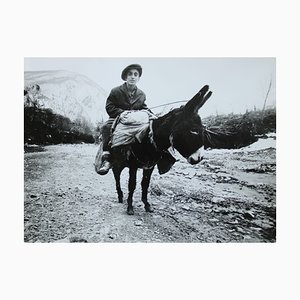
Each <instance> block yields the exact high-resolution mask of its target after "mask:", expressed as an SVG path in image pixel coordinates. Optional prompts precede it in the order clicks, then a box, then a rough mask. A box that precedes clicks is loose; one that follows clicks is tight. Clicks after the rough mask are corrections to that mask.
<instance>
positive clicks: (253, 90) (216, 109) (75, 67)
mask: <svg viewBox="0 0 300 300" xmlns="http://www.w3.org/2000/svg"><path fill="white" fill-rule="evenodd" d="M131 63H139V64H141V65H142V67H143V74H142V77H141V79H140V81H139V83H138V87H139V88H141V89H142V90H143V91H144V92H145V93H146V96H147V104H148V107H153V106H156V105H160V104H165V103H168V102H173V101H180V100H187V99H190V98H191V97H192V96H193V95H194V94H195V93H196V92H197V91H198V90H199V89H200V88H201V87H202V86H203V85H205V84H208V85H209V86H210V89H211V91H213V95H212V97H211V99H210V100H209V101H208V102H207V103H206V104H205V106H204V107H203V108H202V109H201V111H200V115H202V116H207V115H210V114H215V113H219V114H222V113H231V112H234V113H244V112H245V111H246V109H253V108H254V107H256V108H262V107H263V104H264V99H265V96H266V93H267V90H268V87H269V83H270V80H272V86H271V90H270V93H269V96H268V100H267V105H273V106H274V105H275V100H276V99H275V97H276V96H275V91H276V70H275V67H276V66H275V65H276V60H275V58H257V57H256V58H25V60H24V69H25V71H38V70H68V71H73V72H78V73H81V74H83V75H86V76H87V77H89V78H90V79H92V80H93V81H95V82H96V83H98V84H99V85H100V86H101V87H102V88H103V89H104V90H105V91H106V93H107V94H109V92H110V90H111V89H112V88H113V87H115V86H118V85H120V84H122V83H123V81H122V79H121V76H120V74H121V72H122V70H123V69H124V68H125V67H126V66H127V65H129V64H131ZM177 106H178V105H177ZM154 111H155V112H158V110H154Z"/></svg>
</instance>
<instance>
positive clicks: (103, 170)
mask: <svg viewBox="0 0 300 300" xmlns="http://www.w3.org/2000/svg"><path fill="white" fill-rule="evenodd" d="M109 158H110V153H109V152H108V151H104V152H103V154H102V163H101V167H100V168H99V170H98V174H99V175H105V174H107V173H108V171H109V169H110V168H111V163H110V162H109Z"/></svg>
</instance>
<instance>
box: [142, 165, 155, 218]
mask: <svg viewBox="0 0 300 300" xmlns="http://www.w3.org/2000/svg"><path fill="white" fill-rule="evenodd" d="M153 170H154V168H151V169H145V170H144V171H143V179H142V201H143V203H144V205H145V210H146V212H153V209H152V208H151V205H150V204H149V202H148V188H149V184H150V179H151V175H152V172H153Z"/></svg>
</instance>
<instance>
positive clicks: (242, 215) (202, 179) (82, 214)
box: [24, 142, 276, 243]
mask: <svg viewBox="0 0 300 300" xmlns="http://www.w3.org/2000/svg"><path fill="white" fill-rule="evenodd" d="M274 144H275V142H274ZM97 148H98V146H97V145H85V144H81V145H56V146H47V147H44V148H40V147H31V148H30V150H31V151H26V153H25V154H24V160H25V162H24V177H25V187H24V241H25V242H90V243H91V242H92V243H93V242H94V243H97V242H275V241H276V180H275V178H276V150H275V148H274V147H263V148H262V149H255V148H254V149H251V148H249V149H247V148H245V149H240V150H211V151H207V153H206V158H205V160H204V161H203V162H201V163H200V164H199V165H196V166H190V165H189V164H187V163H186V162H185V161H184V160H180V161H178V162H177V163H176V164H175V165H174V167H173V168H172V170H171V171H170V172H169V173H167V174H164V175H159V174H158V172H157V171H156V170H155V171H154V173H153V176H152V180H151V183H150V188H149V201H150V203H151V204H152V206H153V208H154V213H146V212H145V211H144V207H143V204H142V202H141V201H140V197H141V191H140V185H139V184H138V185H137V189H136V192H135V195H134V203H133V204H134V210H135V215H134V216H128V215H127V214H126V203H124V204H119V203H118V202H117V194H116V191H115V182H114V178H113V175H112V172H109V174H107V175H105V176H99V175H97V174H96V173H95V171H94V167H93V162H94V158H95V155H96V153H97V150H98V149H97ZM34 150H36V151H34ZM140 179H141V171H139V172H138V183H140ZM127 180H128V171H127V170H125V171H124V172H123V174H122V177H121V182H122V186H123V191H124V192H125V197H126V192H127Z"/></svg>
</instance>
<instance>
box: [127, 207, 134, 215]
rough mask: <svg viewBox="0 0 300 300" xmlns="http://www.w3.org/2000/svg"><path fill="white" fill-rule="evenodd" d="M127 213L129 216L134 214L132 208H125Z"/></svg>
mask: <svg viewBox="0 0 300 300" xmlns="http://www.w3.org/2000/svg"><path fill="white" fill-rule="evenodd" d="M127 215H129V216H132V215H134V212H133V208H127Z"/></svg>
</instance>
